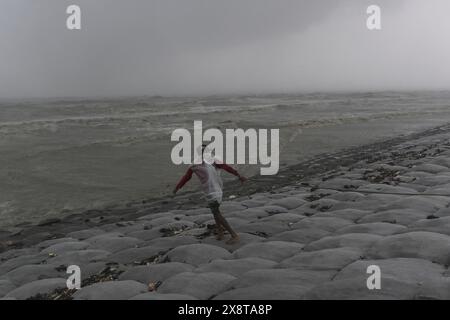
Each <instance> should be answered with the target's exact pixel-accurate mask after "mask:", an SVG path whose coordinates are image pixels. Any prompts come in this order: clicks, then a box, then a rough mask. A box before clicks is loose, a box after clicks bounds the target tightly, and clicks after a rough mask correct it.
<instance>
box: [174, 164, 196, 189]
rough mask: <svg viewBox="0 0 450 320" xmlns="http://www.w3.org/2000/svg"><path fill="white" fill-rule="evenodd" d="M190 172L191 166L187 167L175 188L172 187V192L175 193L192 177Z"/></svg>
mask: <svg viewBox="0 0 450 320" xmlns="http://www.w3.org/2000/svg"><path fill="white" fill-rule="evenodd" d="M192 174H193V171H192V169H191V168H189V170H188V171H187V172H186V174H185V175H184V176H183V177H182V178H181V180H180V181H179V182H178V183H177V185H176V187H175V189H173V193H174V194H175V193H177V191H178V190H180V189H181V188H183V186H184V185H185V184H186V182H188V181H189V180H191V178H192Z"/></svg>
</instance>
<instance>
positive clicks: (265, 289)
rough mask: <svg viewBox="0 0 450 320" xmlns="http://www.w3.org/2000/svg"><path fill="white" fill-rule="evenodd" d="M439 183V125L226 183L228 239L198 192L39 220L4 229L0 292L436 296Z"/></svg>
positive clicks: (447, 223)
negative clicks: (243, 182)
mask: <svg viewBox="0 0 450 320" xmlns="http://www.w3.org/2000/svg"><path fill="white" fill-rule="evenodd" d="M449 181H450V124H447V125H444V126H439V127H436V128H433V129H430V130H426V131H423V132H419V133H414V134H411V135H408V136H402V137H397V138H393V139H390V140H388V141H384V142H378V143H374V144H370V145H366V146H361V147H357V148H351V149H348V150H342V151H340V152H338V153H333V154H325V155H322V156H321V157H318V158H316V159H314V160H309V161H306V162H304V163H300V164H298V165H296V166H294V167H291V168H289V169H287V170H284V171H282V172H280V176H279V177H278V179H276V178H275V177H273V178H272V179H267V178H266V179H264V181H263V180H260V181H258V178H255V179H254V181H251V183H250V184H248V185H247V187H246V189H245V191H244V189H237V188H236V187H237V185H238V184H237V183H230V184H228V185H227V186H226V188H228V192H227V193H226V196H225V198H227V196H229V195H230V194H233V195H235V196H236V197H235V198H232V199H228V200H225V201H224V202H223V203H222V206H221V208H222V210H223V213H224V216H225V217H226V218H227V220H228V221H229V223H230V224H231V225H232V226H233V228H234V229H235V231H236V232H237V233H238V235H239V236H240V241H239V242H238V243H236V244H233V245H227V244H226V243H225V242H223V241H218V240H216V239H215V237H214V232H213V231H214V228H213V227H214V223H215V222H214V219H213V217H212V215H211V213H210V211H209V209H207V208H205V207H204V206H200V205H199V195H198V194H189V193H188V194H183V195H180V196H178V197H175V198H174V201H173V202H171V201H168V200H167V199H161V200H159V201H156V202H149V203H142V202H136V203H131V204H129V205H128V207H126V206H124V207H123V208H114V209H111V208H110V209H105V210H102V211H99V212H88V213H85V214H83V215H81V214H79V215H73V216H69V217H66V218H63V219H62V220H61V221H46V222H43V223H40V225H36V226H32V227H28V228H23V229H21V230H18V232H17V233H16V234H15V235H11V234H9V235H8V234H6V235H5V234H4V235H3V239H8V240H7V241H17V239H21V242H17V243H14V242H11V246H9V248H7V250H5V251H3V252H2V253H0V299H19V300H22V299H45V300H61V299H68V300H71V299H76V300H79V299H81V300H97V299H101V300H103V299H106V300H110V299H113V300H114V299H117V300H128V299H132V300H168V299H179V300H192V299H200V300H206V299H218V300H229V299H244V300H248V299H251V300H259V299H266V300H270V299H281V300H298V299H444V300H448V299H450V270H449V266H450V251H449V248H450V183H449ZM70 265H77V266H79V267H80V270H81V273H82V287H81V289H80V290H73V289H72V290H70V289H67V288H66V280H67V277H68V275H67V274H66V269H67V267H68V266H70ZM371 266H378V267H379V269H380V270H381V279H382V280H381V283H382V287H381V289H377V290H373V288H372V289H370V288H369V287H368V286H367V280H368V277H369V275H368V273H367V272H368V271H367V270H368V268H369V267H371Z"/></svg>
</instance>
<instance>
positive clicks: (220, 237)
mask: <svg viewBox="0 0 450 320" xmlns="http://www.w3.org/2000/svg"><path fill="white" fill-rule="evenodd" d="M214 220H215V221H216V227H217V236H216V239H217V240H223V229H224V228H223V226H222V222H221V221H220V219H219V218H218V217H217V214H215V215H214Z"/></svg>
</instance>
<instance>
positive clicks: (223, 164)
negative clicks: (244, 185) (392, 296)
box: [214, 162, 240, 177]
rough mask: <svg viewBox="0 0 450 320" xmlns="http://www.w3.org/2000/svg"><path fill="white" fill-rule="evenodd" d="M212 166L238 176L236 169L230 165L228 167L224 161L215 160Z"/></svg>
mask: <svg viewBox="0 0 450 320" xmlns="http://www.w3.org/2000/svg"><path fill="white" fill-rule="evenodd" d="M214 166H215V167H216V168H219V169H222V170H225V171H226V172H228V173H231V174H232V175H235V176H236V177H240V175H239V173H238V172H237V171H236V170H234V169H233V168H232V167H230V166H229V165H227V164H225V163H217V162H215V163H214Z"/></svg>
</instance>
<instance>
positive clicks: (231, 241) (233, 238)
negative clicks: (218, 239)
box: [226, 235, 239, 244]
mask: <svg viewBox="0 0 450 320" xmlns="http://www.w3.org/2000/svg"><path fill="white" fill-rule="evenodd" d="M237 242H239V236H238V235H235V236H232V237H231V238H230V239H229V240H228V241H227V242H226V244H235V243H237Z"/></svg>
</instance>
